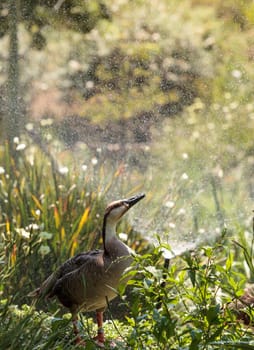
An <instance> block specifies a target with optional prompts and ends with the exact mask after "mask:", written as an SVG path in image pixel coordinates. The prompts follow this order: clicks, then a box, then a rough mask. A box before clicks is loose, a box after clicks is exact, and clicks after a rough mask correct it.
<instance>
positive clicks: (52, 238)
mask: <svg viewBox="0 0 254 350" xmlns="http://www.w3.org/2000/svg"><path fill="white" fill-rule="evenodd" d="M16 142H17V144H16V155H15V160H16V161H15V162H14V159H13V158H12V157H11V156H10V153H9V150H8V144H6V146H5V149H3V150H2V156H1V159H2V161H1V167H0V172H1V175H0V177H1V181H0V208H1V210H0V220H1V227H0V230H1V240H0V244H1V263H2V264H3V265H2V266H3V268H4V272H5V275H4V276H5V277H3V279H2V284H1V290H2V293H3V296H4V297H8V298H9V299H10V300H12V301H13V302H17V303H20V302H22V303H23V302H24V301H27V302H28V300H29V299H27V297H26V295H27V293H28V292H29V291H31V290H33V289H34V288H35V287H36V286H38V285H39V284H40V283H41V282H42V281H43V280H44V279H45V277H46V276H47V275H48V274H50V273H51V271H52V270H53V269H54V268H55V267H56V266H58V265H59V264H60V263H62V262H63V261H65V260H66V259H67V258H68V257H70V256H73V255H74V254H75V253H77V252H80V251H82V250H87V249H91V248H95V247H97V245H98V244H100V228H101V225H102V217H103V215H102V214H103V210H104V209H105V200H104V197H105V196H106V194H107V192H108V191H109V190H110V188H111V186H112V185H116V183H117V181H118V179H119V177H121V171H119V170H117V171H116V172H115V173H114V174H112V177H110V175H108V177H107V180H106V178H105V179H104V180H105V182H104V183H101V184H99V183H97V186H98V187H97V189H96V188H95V185H96V184H95V182H94V181H92V180H91V179H92V177H93V176H94V177H96V176H95V172H96V169H95V165H92V164H91V167H88V166H87V165H83V167H81V166H80V168H76V169H75V166H74V164H72V168H71V167H70V168H68V167H67V166H62V165H61V164H59V163H57V162H56V160H55V159H54V158H53V155H51V156H49V155H48V154H45V152H44V153H43V152H42V150H40V149H39V148H38V146H36V145H35V144H33V143H31V139H29V138H27V139H26V140H25V141H23V142H21V141H19V140H16ZM44 148H45V147H44ZM45 151H46V149H45ZM51 151H52V152H53V150H51ZM52 154H53V153H52ZM98 171H100V172H102V171H103V169H102V168H101V170H99V169H98ZM126 229H127V232H131V227H129V228H127V227H126ZM133 237H135V233H134V236H133ZM141 246H142V244H141Z"/></svg>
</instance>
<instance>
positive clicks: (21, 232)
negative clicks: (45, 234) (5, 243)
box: [16, 227, 30, 239]
mask: <svg viewBox="0 0 254 350" xmlns="http://www.w3.org/2000/svg"><path fill="white" fill-rule="evenodd" d="M16 232H17V233H18V234H19V235H20V236H21V237H22V238H24V239H29V238H30V232H29V231H27V230H25V229H24V228H22V227H21V228H16Z"/></svg>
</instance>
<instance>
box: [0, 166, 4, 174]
mask: <svg viewBox="0 0 254 350" xmlns="http://www.w3.org/2000/svg"><path fill="white" fill-rule="evenodd" d="M4 173H5V169H4V168H3V167H2V166H0V175H3V174H4Z"/></svg>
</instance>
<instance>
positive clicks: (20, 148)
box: [16, 143, 26, 151]
mask: <svg viewBox="0 0 254 350" xmlns="http://www.w3.org/2000/svg"><path fill="white" fill-rule="evenodd" d="M25 148H26V145H25V144H24V143H20V144H19V145H18V146H17V147H16V151H23V149H25Z"/></svg>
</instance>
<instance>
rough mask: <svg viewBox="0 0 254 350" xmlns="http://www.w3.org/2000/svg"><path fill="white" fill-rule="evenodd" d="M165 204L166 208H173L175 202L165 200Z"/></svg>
mask: <svg viewBox="0 0 254 350" xmlns="http://www.w3.org/2000/svg"><path fill="white" fill-rule="evenodd" d="M165 206H166V207H167V208H174V206H175V202H173V201H167V202H166V203H165Z"/></svg>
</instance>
